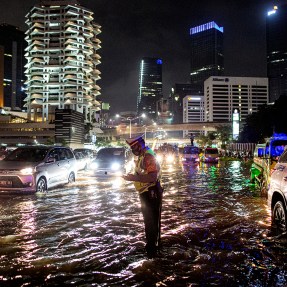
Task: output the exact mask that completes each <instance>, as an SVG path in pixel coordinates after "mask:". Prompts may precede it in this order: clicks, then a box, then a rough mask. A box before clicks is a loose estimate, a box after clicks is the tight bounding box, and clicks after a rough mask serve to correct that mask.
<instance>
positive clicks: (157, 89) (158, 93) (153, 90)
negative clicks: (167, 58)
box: [137, 57, 162, 120]
mask: <svg viewBox="0 0 287 287" xmlns="http://www.w3.org/2000/svg"><path fill="white" fill-rule="evenodd" d="M161 98H162V59H159V58H148V57H145V58H142V60H141V63H140V75H139V94H138V99H137V113H138V115H140V114H142V113H145V114H146V115H147V116H148V117H149V118H150V119H153V120H156V118H157V114H156V112H157V102H158V101H159V100H160V99H161Z"/></svg>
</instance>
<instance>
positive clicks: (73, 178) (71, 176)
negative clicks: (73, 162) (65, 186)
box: [68, 172, 76, 183]
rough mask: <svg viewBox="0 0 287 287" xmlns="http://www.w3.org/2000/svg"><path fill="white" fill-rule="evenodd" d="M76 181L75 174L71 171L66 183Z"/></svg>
mask: <svg viewBox="0 0 287 287" xmlns="http://www.w3.org/2000/svg"><path fill="white" fill-rule="evenodd" d="M75 181H76V178H75V174H74V173H73V172H71V173H70V174H69V177H68V183H73V182H75Z"/></svg>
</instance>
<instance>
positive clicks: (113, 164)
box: [111, 162, 121, 170]
mask: <svg viewBox="0 0 287 287" xmlns="http://www.w3.org/2000/svg"><path fill="white" fill-rule="evenodd" d="M120 167H121V165H120V164H119V163H118V162H114V163H112V166H111V169H112V170H119V169H120Z"/></svg>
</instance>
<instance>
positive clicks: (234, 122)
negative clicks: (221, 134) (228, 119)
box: [232, 109, 239, 140]
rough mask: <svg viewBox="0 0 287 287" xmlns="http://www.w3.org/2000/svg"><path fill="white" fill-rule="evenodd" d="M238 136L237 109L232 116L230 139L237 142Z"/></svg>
mask: <svg viewBox="0 0 287 287" xmlns="http://www.w3.org/2000/svg"><path fill="white" fill-rule="evenodd" d="M238 136H239V112H238V110H237V109H235V110H234V111H233V114H232V137H233V139H234V140H237V139H238Z"/></svg>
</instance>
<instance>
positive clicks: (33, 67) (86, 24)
mask: <svg viewBox="0 0 287 287" xmlns="http://www.w3.org/2000/svg"><path fill="white" fill-rule="evenodd" d="M93 20H94V19H93V12H91V11H89V10H88V9H86V8H84V7H82V6H80V4H79V3H78V1H76V0H43V1H41V2H40V4H38V5H35V6H34V7H33V8H32V9H31V10H30V12H29V13H28V14H27V15H26V24H27V25H28V30H27V31H26V35H27V36H26V38H25V39H26V40H27V42H28V46H27V48H26V54H25V56H26V58H27V61H28V62H27V64H26V70H25V73H26V77H27V81H26V85H27V97H26V99H25V101H26V104H25V105H26V107H27V113H28V118H29V119H31V120H34V121H38V122H51V121H52V122H53V121H54V120H55V110H56V109H71V110H74V111H77V112H80V113H82V114H83V116H84V122H85V123H91V122H93V121H94V120H95V117H96V112H97V111H99V110H100V103H99V102H98V101H97V97H98V96H99V95H100V87H99V86H98V85H97V82H98V80H99V79H100V71H99V70H98V69H97V65H98V64H100V56H99V54H98V53H97V52H98V49H99V48H100V43H101V41H100V40H99V39H98V34H99V33H100V32H101V30H100V28H101V27H100V26H99V25H97V24H96V23H94V22H93Z"/></svg>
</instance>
